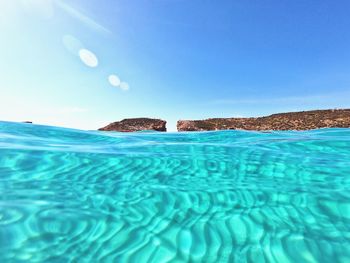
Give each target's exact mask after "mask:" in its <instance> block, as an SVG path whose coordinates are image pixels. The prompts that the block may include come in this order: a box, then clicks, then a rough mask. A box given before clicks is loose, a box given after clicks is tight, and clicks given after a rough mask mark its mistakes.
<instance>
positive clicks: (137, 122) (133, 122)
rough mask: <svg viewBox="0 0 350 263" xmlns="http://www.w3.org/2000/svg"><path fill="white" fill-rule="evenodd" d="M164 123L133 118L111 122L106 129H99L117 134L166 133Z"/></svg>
mask: <svg viewBox="0 0 350 263" xmlns="http://www.w3.org/2000/svg"><path fill="white" fill-rule="evenodd" d="M165 125H166V121H163V120H160V119H149V118H134V119H124V120H122V121H117V122H113V123H111V124H108V125H107V126H106V127H103V128H100V129H99V130H100V131H119V132H135V131H146V130H154V131H166V126H165Z"/></svg>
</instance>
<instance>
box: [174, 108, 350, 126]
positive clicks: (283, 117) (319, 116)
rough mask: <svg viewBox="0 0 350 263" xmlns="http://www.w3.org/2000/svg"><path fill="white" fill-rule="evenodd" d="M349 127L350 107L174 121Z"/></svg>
mask: <svg viewBox="0 0 350 263" xmlns="http://www.w3.org/2000/svg"><path fill="white" fill-rule="evenodd" d="M349 127H350V109H337V110H313V111H300V112H289V113H278V114H272V115H270V116H266V117H257V118H214V119H206V120H180V121H178V122H177V130H178V131H213V130H257V131H265V130H311V129H318V128H349Z"/></svg>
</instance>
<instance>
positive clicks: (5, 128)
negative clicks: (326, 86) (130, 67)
mask: <svg viewBox="0 0 350 263" xmlns="http://www.w3.org/2000/svg"><path fill="white" fill-rule="evenodd" d="M0 193H1V194H0V262H136V263H138V262H258V263H259V262H278V263H281V262H343V263H347V262H350V130H349V129H322V130H313V131H307V132H272V133H268V132H265V133H261V132H246V131H220V132H201V133H196V132H194V133H112V132H110V133H107V132H87V131H79V130H71V129H63V128H57V127H47V126H38V125H32V124H17V123H8V122H0Z"/></svg>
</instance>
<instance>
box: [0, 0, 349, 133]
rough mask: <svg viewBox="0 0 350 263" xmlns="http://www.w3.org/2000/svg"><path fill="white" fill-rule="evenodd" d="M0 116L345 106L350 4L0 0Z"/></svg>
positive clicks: (86, 120)
mask: <svg viewBox="0 0 350 263" xmlns="http://www.w3.org/2000/svg"><path fill="white" fill-rule="evenodd" d="M0 10H1V11H0V13H1V15H0V119H1V120H7V121H26V120H29V121H33V122H35V123H41V124H49V125H58V126H66V127H74V128H81V129H96V128H99V127H101V126H104V125H106V124H108V123H109V122H112V121H117V120H120V119H122V118H131V117H154V118H162V119H165V120H167V121H168V128H169V129H170V130H175V125H176V120H178V119H202V118H208V117H234V116H246V117H248V116H261V115H266V114H271V113H277V112H284V111H297V110H309V109H325V108H345V107H350V15H349V14H350V1H348V0H337V1H334V0H293V1H292V0H264V1H262V0H227V1H226V0H220V1H209V0H207V1H206V0H201V1H199V0H191V1H188V0H70V1H68V0H51V1H50V0H0Z"/></svg>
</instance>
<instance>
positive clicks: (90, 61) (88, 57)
mask: <svg viewBox="0 0 350 263" xmlns="http://www.w3.org/2000/svg"><path fill="white" fill-rule="evenodd" d="M79 57H80V59H81V61H83V62H84V64H85V65H87V66H88V67H92V68H94V67H97V65H98V59H97V57H96V55H95V54H94V53H92V52H91V51H90V50H87V49H85V48H83V49H80V50H79Z"/></svg>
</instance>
